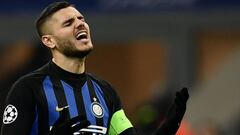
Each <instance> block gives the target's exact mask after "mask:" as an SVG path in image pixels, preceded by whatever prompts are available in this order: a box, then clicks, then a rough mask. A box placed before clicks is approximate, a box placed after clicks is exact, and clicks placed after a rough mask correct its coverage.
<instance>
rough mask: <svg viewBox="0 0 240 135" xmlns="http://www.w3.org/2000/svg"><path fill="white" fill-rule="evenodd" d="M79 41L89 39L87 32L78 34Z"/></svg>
mask: <svg viewBox="0 0 240 135" xmlns="http://www.w3.org/2000/svg"><path fill="white" fill-rule="evenodd" d="M76 39H77V40H82V39H87V32H86V31H80V32H78V33H77V34H76Z"/></svg>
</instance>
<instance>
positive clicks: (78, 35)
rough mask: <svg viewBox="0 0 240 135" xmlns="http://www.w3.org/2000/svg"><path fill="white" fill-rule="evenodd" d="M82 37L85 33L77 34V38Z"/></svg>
mask: <svg viewBox="0 0 240 135" xmlns="http://www.w3.org/2000/svg"><path fill="white" fill-rule="evenodd" d="M83 35H85V36H86V35H87V33H86V32H80V33H78V34H77V38H79V37H80V36H83Z"/></svg>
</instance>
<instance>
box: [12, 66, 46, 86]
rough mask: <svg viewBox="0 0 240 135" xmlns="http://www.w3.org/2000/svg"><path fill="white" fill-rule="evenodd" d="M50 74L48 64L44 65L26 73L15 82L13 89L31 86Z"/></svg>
mask: <svg viewBox="0 0 240 135" xmlns="http://www.w3.org/2000/svg"><path fill="white" fill-rule="evenodd" d="M47 74H48V67H47V65H44V66H42V67H41V68H39V69H37V70H35V71H32V72H30V73H28V74H26V75H23V76H22V77H20V78H19V79H17V81H15V82H14V84H13V85H12V87H11V89H18V88H20V89H26V88H28V87H30V86H33V84H35V83H36V82H37V81H38V80H39V81H41V80H42V79H43V78H44V76H46V75H47Z"/></svg>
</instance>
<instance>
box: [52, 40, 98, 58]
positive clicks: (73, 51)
mask: <svg viewBox="0 0 240 135" xmlns="http://www.w3.org/2000/svg"><path fill="white" fill-rule="evenodd" d="M57 43H58V46H57V47H56V49H57V50H58V51H59V52H61V53H62V54H64V55H65V56H66V57H70V58H84V57H86V56H87V55H88V54H89V53H90V52H91V51H92V50H93V48H92V47H90V48H88V49H85V50H78V49H77V48H76V46H75V45H73V43H71V42H70V41H68V40H58V41H57Z"/></svg>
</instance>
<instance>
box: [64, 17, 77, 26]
mask: <svg viewBox="0 0 240 135" xmlns="http://www.w3.org/2000/svg"><path fill="white" fill-rule="evenodd" d="M73 21H74V18H73V17H71V18H69V19H67V20H65V21H64V22H63V23H62V25H65V24H67V23H72V22H73Z"/></svg>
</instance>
